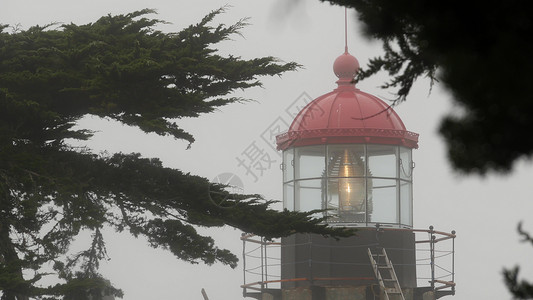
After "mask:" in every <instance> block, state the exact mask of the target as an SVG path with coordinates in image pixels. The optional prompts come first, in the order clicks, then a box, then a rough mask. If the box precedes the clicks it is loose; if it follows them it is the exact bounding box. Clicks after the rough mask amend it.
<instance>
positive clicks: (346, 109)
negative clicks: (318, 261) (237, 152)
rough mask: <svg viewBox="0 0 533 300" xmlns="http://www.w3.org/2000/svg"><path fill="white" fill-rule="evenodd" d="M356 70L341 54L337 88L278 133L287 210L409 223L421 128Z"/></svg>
mask: <svg viewBox="0 0 533 300" xmlns="http://www.w3.org/2000/svg"><path fill="white" fill-rule="evenodd" d="M358 69H359V63H358V61H357V59H356V58H355V57H354V56H352V55H350V54H349V53H348V52H347V51H346V52H345V53H344V54H342V55H341V56H339V57H338V58H337V59H336V60H335V62H334V64H333V71H334V73H335V75H336V76H337V77H338V81H337V85H338V87H337V88H336V89H335V90H333V91H332V92H330V93H327V94H325V95H322V96H320V97H318V98H317V99H315V100H313V101H312V102H310V103H309V104H308V105H307V106H306V107H304V108H303V109H302V110H301V111H300V113H299V114H298V115H297V116H296V118H295V119H294V121H293V122H292V124H291V126H290V128H289V130H288V131H287V132H286V133H283V134H281V135H279V136H278V137H277V145H278V149H280V150H282V151H283V165H282V166H283V195H284V208H286V209H288V210H295V211H310V210H322V211H323V213H322V214H324V215H325V216H326V217H327V222H328V224H329V225H330V226H350V227H355V226H358V227H373V226H375V225H376V224H381V225H386V226H391V227H406V228H411V227H412V225H413V206H412V175H413V167H414V164H413V161H412V155H411V152H412V149H413V148H417V147H418V134H416V133H412V132H409V131H407V130H406V128H405V125H404V124H403V122H402V120H401V119H400V117H399V116H398V115H397V114H396V112H395V111H394V110H393V109H392V107H391V106H390V105H388V104H386V103H385V102H384V101H382V100H380V99H379V98H377V97H375V96H372V95H370V94H368V93H365V92H362V91H361V90H359V89H357V88H356V87H355V83H354V82H355V80H354V78H355V75H356V74H357V71H358ZM317 216H321V215H317Z"/></svg>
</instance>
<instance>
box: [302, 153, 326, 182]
mask: <svg viewBox="0 0 533 300" xmlns="http://www.w3.org/2000/svg"><path fill="white" fill-rule="evenodd" d="M294 156H295V157H294V177H295V179H300V178H321V177H323V176H324V170H325V169H326V168H325V165H326V163H325V161H326V159H325V146H322V145H320V146H308V147H299V148H296V149H295V153H294Z"/></svg>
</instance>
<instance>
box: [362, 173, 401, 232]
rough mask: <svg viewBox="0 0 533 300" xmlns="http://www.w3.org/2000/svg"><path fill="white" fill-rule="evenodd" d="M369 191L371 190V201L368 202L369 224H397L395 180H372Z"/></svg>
mask: <svg viewBox="0 0 533 300" xmlns="http://www.w3.org/2000/svg"><path fill="white" fill-rule="evenodd" d="M368 182H370V179H369V180H368ZM369 185H370V183H369ZM370 189H371V190H372V199H369V201H368V202H369V204H368V206H369V207H368V210H369V214H370V222H372V223H388V224H398V222H399V220H398V217H399V212H398V208H399V207H398V197H397V195H398V192H397V186H396V180H394V179H377V178H373V179H372V180H371V186H369V190H370ZM369 193H370V191H369Z"/></svg>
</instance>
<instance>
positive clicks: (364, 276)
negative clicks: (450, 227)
mask: <svg viewBox="0 0 533 300" xmlns="http://www.w3.org/2000/svg"><path fill="white" fill-rule="evenodd" d="M379 247H383V248H385V249H386V251H387V254H388V256H389V259H390V260H391V261H392V263H393V265H394V268H395V270H396V275H397V276H398V280H399V282H400V285H401V286H402V288H415V287H416V259H415V237H414V233H413V232H410V231H395V230H387V231H384V232H378V231H377V230H376V229H361V230H359V231H358V232H357V235H356V236H353V237H349V238H343V239H340V240H335V239H333V238H325V237H323V236H321V235H313V234H295V235H292V236H290V237H286V238H283V239H282V249H281V263H282V268H281V276H282V279H284V282H283V283H282V289H292V288H298V287H309V286H329V287H331V286H338V287H341V286H352V287H354V286H364V285H372V284H375V283H376V280H375V275H374V271H373V269H372V266H371V264H370V259H369V257H368V253H367V251H368V250H367V249H368V248H370V249H371V250H373V251H374V252H376V251H375V250H376V248H379Z"/></svg>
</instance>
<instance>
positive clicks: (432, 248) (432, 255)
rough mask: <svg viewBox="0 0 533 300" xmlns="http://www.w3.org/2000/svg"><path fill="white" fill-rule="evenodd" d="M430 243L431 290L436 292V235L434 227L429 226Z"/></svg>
mask: <svg viewBox="0 0 533 300" xmlns="http://www.w3.org/2000/svg"><path fill="white" fill-rule="evenodd" d="M429 234H430V242H429V252H430V265H431V289H432V290H435V235H433V226H429Z"/></svg>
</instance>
